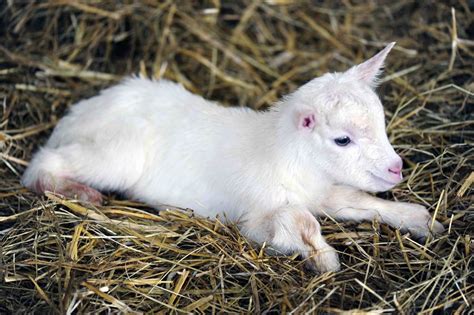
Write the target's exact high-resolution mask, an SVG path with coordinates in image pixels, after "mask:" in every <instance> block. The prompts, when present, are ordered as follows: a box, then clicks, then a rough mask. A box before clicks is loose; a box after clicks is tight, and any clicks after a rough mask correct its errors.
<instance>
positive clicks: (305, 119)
mask: <svg viewBox="0 0 474 315" xmlns="http://www.w3.org/2000/svg"><path fill="white" fill-rule="evenodd" d="M296 124H297V127H298V130H301V131H307V132H311V131H313V129H314V127H315V126H316V115H315V113H314V111H312V110H303V111H299V112H297V113H296Z"/></svg>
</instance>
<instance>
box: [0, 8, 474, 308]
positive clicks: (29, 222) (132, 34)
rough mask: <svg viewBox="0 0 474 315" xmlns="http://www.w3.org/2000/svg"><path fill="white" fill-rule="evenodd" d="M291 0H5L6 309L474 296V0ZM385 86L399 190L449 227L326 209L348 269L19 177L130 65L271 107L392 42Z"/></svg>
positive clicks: (385, 303)
mask: <svg viewBox="0 0 474 315" xmlns="http://www.w3.org/2000/svg"><path fill="white" fill-rule="evenodd" d="M343 3H344V4H339V5H336V4H335V3H334V2H332V1H325V2H324V1H318V2H317V3H316V4H311V3H309V2H300V1H291V0H278V1H276V0H275V1H270V0H267V1H255V2H254V1H248V2H243V3H239V4H234V2H232V1H228V2H227V1H225V2H224V1H223V2H220V1H208V2H206V3H205V4H200V3H199V2H195V1H193V2H191V1H183V2H182V3H180V4H176V3H174V2H173V1H163V2H160V3H155V2H154V1H142V2H132V1H123V2H122V3H121V4H115V3H114V2H112V1H105V2H88V1H87V2H86V1H83V2H75V1H41V2H37V3H35V2H28V1H4V2H2V4H0V39H1V41H0V105H1V106H0V107H1V116H0V117H1V118H0V119H1V120H0V161H1V166H0V178H1V180H0V215H1V218H0V230H1V232H0V233H1V235H0V236H1V240H0V262H1V264H0V275H1V280H0V312H1V313H68V314H70V313H96V312H110V313H140V312H160V311H161V312H166V313H168V312H176V313H181V312H194V313H201V312H206V313H208V312H209V313H210V312H213V313H214V312H223V313H224V312H237V313H246V312H256V313H261V312H267V311H274V312H290V311H292V312H294V313H304V312H315V311H319V312H323V313H336V312H340V311H342V310H354V309H362V310H365V311H370V310H377V311H384V310H385V311H390V312H395V311H396V312H400V313H415V312H421V313H432V312H447V313H456V314H460V313H462V312H463V311H467V310H468V309H469V308H471V307H472V304H473V303H474V301H473V295H474V294H473V292H474V288H473V284H472V283H473V282H472V280H473V274H472V269H470V264H472V251H473V250H474V248H473V241H472V237H473V223H472V220H473V218H474V215H473V214H474V211H473V206H472V203H473V195H472V183H473V181H474V175H473V173H472V170H473V168H472V165H473V157H474V148H473V138H474V134H473V133H474V132H473V122H474V115H473V110H472V109H473V104H472V100H473V90H474V83H473V81H472V65H473V62H474V58H473V57H474V52H473V49H472V48H473V42H472V40H469V36H471V38H472V31H473V30H472V25H473V15H472V12H471V11H470V10H473V8H472V7H469V4H468V2H467V1H460V2H459V3H457V4H456V5H455V7H454V8H453V9H451V7H449V6H448V5H446V4H444V3H442V1H433V2H429V3H428V2H427V3H426V4H422V2H417V1H378V2H370V3H369V4H366V3H364V2H362V1H361V2H355V3H353V4H350V3H349V2H348V1H344V2H343ZM394 40H396V41H397V42H398V45H397V46H396V47H395V50H394V51H393V53H391V55H390V56H389V58H388V63H387V68H386V72H385V76H384V77H383V78H382V81H383V83H384V84H383V85H382V87H381V89H380V93H381V95H382V97H383V100H384V103H385V104H386V114H387V117H388V122H389V123H388V132H389V135H390V139H391V140H392V142H393V143H394V145H395V147H396V149H397V150H398V151H399V152H400V153H401V155H402V156H403V157H404V160H405V165H406V167H407V169H406V173H405V174H406V178H407V180H406V181H404V183H403V184H401V185H399V186H398V187H397V188H395V189H394V190H392V191H391V192H390V193H385V194H382V196H383V197H385V198H389V199H396V200H404V201H411V202H416V203H420V204H424V205H426V206H428V207H429V208H430V210H431V211H432V212H433V213H436V215H437V218H438V219H439V220H440V221H442V222H443V223H444V225H445V226H446V227H447V232H446V233H445V234H444V235H442V236H440V237H439V238H436V239H432V238H431V239H428V240H427V241H426V243H423V244H420V243H417V242H416V241H413V240H411V239H410V238H409V237H408V235H401V234H400V232H399V231H397V230H394V229H392V228H389V227H387V226H385V225H380V224H378V223H377V222H372V223H362V224H356V223H350V222H346V223H342V224H341V223H335V222H332V221H330V220H322V225H323V233H324V234H325V235H326V237H327V239H328V241H329V242H330V243H331V244H333V245H335V247H336V248H337V249H338V250H339V251H340V257H341V260H342V264H343V267H342V270H341V271H340V272H338V273H336V274H324V275H316V274H312V273H310V272H308V271H306V270H305V269H304V262H302V261H301V260H300V259H299V258H298V257H285V256H278V255H275V256H270V255H268V254H267V253H266V252H265V250H264V249H262V248H261V247H259V246H255V244H252V243H249V242H248V241H247V240H246V239H245V238H243V237H242V236H241V235H240V234H239V233H238V230H237V229H236V228H235V227H233V226H227V225H223V224H222V223H220V222H219V221H209V220H206V219H202V218H196V217H194V216H193V215H192V213H191V212H189V211H179V210H170V211H162V212H161V213H159V214H158V213H157V212H156V211H153V210H152V209H150V208H149V207H146V206H144V205H141V204H138V203H134V202H131V201H123V200H122V201H121V200H119V199H118V198H116V197H115V196H113V195H111V196H109V203H108V204H107V205H106V206H104V207H100V208H93V207H88V206H85V205H81V204H79V203H77V202H75V201H72V200H63V199H61V198H60V197H58V196H54V195H48V196H43V197H39V196H35V195H34V194H32V193H30V192H28V191H27V190H26V189H23V188H22V187H21V186H20V184H19V177H20V175H21V173H22V172H23V170H24V168H25V166H26V165H27V163H28V162H27V161H28V160H29V158H30V157H31V153H32V151H33V150H34V149H36V148H37V147H38V146H39V145H40V144H41V143H44V141H45V139H46V138H47V136H48V134H50V132H51V130H52V128H53V126H54V125H55V123H56V122H57V120H58V119H59V118H60V117H61V116H62V115H63V112H64V110H65V109H66V108H67V107H68V106H69V105H71V104H73V103H74V102H75V101H77V100H79V99H81V98H84V97H87V96H91V95H93V94H95V93H96V92H97V91H98V90H99V89H101V88H103V87H105V86H108V85H111V84H113V83H114V82H116V81H117V80H119V79H120V78H121V77H122V76H123V75H126V74H131V73H141V74H143V75H147V76H154V77H158V78H159V77H164V78H169V79H172V80H175V81H179V82H181V83H182V84H184V85H185V86H186V87H187V88H188V89H190V90H192V91H193V92H196V93H199V94H201V95H203V96H205V97H207V98H210V99H213V100H218V101H221V102H223V103H224V104H229V105H230V104H233V105H247V104H248V105H249V106H251V107H253V108H256V109H262V108H265V107H267V106H270V105H271V103H272V102H274V101H275V100H276V99H278V97H279V96H281V95H284V94H285V93H287V92H289V91H292V90H294V89H295V88H296V87H297V86H299V85H300V84H302V83H303V82H305V81H307V80H309V79H310V78H313V77H314V76H317V75H321V74H323V73H325V72H327V71H336V70H342V69H345V68H347V67H348V66H350V65H352V64H353V63H356V62H360V61H361V60H363V58H365V57H368V56H370V55H372V54H373V53H375V52H376V51H377V50H378V49H380V48H381V47H383V46H384V44H385V43H387V42H391V41H394Z"/></svg>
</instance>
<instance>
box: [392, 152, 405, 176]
mask: <svg viewBox="0 0 474 315" xmlns="http://www.w3.org/2000/svg"><path fill="white" fill-rule="evenodd" d="M402 166H403V162H402V159H401V158H400V157H399V158H398V159H397V160H396V161H395V162H394V163H393V164H392V165H391V166H390V167H389V168H388V171H389V172H390V173H392V174H395V175H397V176H399V177H401V176H402Z"/></svg>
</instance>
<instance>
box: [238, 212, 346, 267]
mask: <svg viewBox="0 0 474 315" xmlns="http://www.w3.org/2000/svg"><path fill="white" fill-rule="evenodd" d="M242 231H243V233H244V234H246V235H247V236H248V237H250V238H252V239H253V240H255V241H257V242H259V243H263V242H267V243H269V244H270V245H271V246H272V247H273V248H275V249H277V250H279V251H281V252H284V253H299V254H301V255H302V256H303V258H307V260H306V261H307V266H308V267H309V268H311V269H314V270H317V271H319V272H328V271H337V270H339V268H340V264H339V258H338V255H337V253H336V250H335V249H334V248H333V247H331V246H330V245H328V244H327V243H326V241H325V239H324V237H323V236H322V234H321V226H320V225H319V222H318V221H317V220H316V218H315V217H314V216H313V215H312V214H311V212H309V211H308V210H307V209H304V208H299V207H285V208H280V209H277V210H276V211H272V212H271V213H266V214H261V215H260V214H256V213H252V215H250V216H249V217H248V218H247V220H245V221H244V222H243V225H242Z"/></svg>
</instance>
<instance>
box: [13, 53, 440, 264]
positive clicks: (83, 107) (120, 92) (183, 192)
mask: <svg viewBox="0 0 474 315" xmlns="http://www.w3.org/2000/svg"><path fill="white" fill-rule="evenodd" d="M392 46H393V44H391V45H389V46H388V47H387V48H386V49H384V50H383V51H382V52H380V53H379V54H378V55H376V56H375V57H373V58H371V59H370V60H368V61H366V62H365V63H363V64H361V65H359V66H356V67H354V68H352V69H350V70H348V71H347V72H345V73H335V74H326V75H324V76H322V77H320V78H316V79H314V80H312V81H310V82H309V83H307V84H305V85H303V86H302V87H301V88H299V89H298V90H297V91H295V92H294V93H292V94H291V95H288V96H287V97H285V98H284V99H283V100H282V101H280V102H279V103H278V104H276V105H275V106H274V107H273V108H271V109H270V110H268V111H266V112H255V111H253V110H251V109H248V108H235V107H232V108H225V107H223V106H219V105H218V104H216V103H213V102H210V101H207V100H205V99H203V98H202V97H200V96H197V95H194V94H191V93H190V92H188V91H187V90H185V89H184V88H183V87H182V86H181V85H178V84H176V83H172V82H169V81H165V80H161V81H150V80H146V79H141V78H129V79H126V80H124V81H123V82H122V83H121V84H119V85H117V86H115V87H112V88H109V89H106V90H104V91H103V92H102V93H101V94H100V95H98V96H96V97H93V98H90V99H87V100H83V101H81V102H79V103H77V104H76V105H74V106H73V107H72V109H71V111H70V113H69V114H68V115H66V116H65V117H64V118H63V119H62V120H61V121H60V122H59V123H58V125H57V126H56V128H55V130H54V132H53V134H52V136H51V138H50V139H49V141H48V142H47V144H46V145H45V147H43V148H42V149H41V150H40V151H39V152H38V153H37V154H36V155H35V156H34V158H33V160H32V161H31V163H30V166H29V167H28V169H27V171H26V172H25V174H24V176H23V180H22V181H23V184H24V185H25V186H27V187H30V188H33V189H35V190H37V191H39V192H42V191H44V190H57V191H58V192H60V193H64V194H74V193H75V194H76V196H79V197H81V198H82V199H93V198H95V197H97V195H95V193H94V189H90V188H88V187H87V186H91V187H93V188H95V189H98V190H113V191H119V192H123V193H126V195H128V196H129V197H130V198H133V199H138V200H141V201H144V202H146V203H148V204H150V205H154V206H159V205H163V204H165V205H172V206H177V207H182V208H191V209H194V210H195V211H196V213H197V214H199V215H202V216H206V217H214V216H215V215H217V214H220V215H222V216H225V217H226V218H228V219H230V220H232V221H235V222H238V223H239V224H240V225H241V227H242V231H243V233H245V234H246V235H247V236H249V237H250V238H252V239H254V240H256V241H258V242H264V241H267V242H270V243H271V244H272V245H273V246H274V247H276V248H277V249H280V250H282V251H286V252H299V253H301V254H302V255H303V256H304V257H310V258H309V261H310V262H312V264H313V266H314V267H316V268H317V269H318V270H320V271H330V270H337V269H338V268H339V262H338V259H337V254H336V253H335V251H334V249H333V248H332V247H330V246H329V245H327V244H326V242H325V241H324V238H323V237H322V236H321V230H320V227H319V223H318V222H317V221H316V219H315V217H314V215H330V216H333V217H335V218H337V219H355V220H371V219H373V218H379V219H381V220H382V221H383V222H386V223H388V224H391V225H393V226H395V227H399V228H402V229H404V230H407V231H411V232H412V233H414V234H415V235H416V236H420V237H423V236H426V235H427V234H428V233H429V229H428V222H427V221H428V220H429V219H430V217H429V214H428V212H427V211H426V209H424V208H423V207H421V206H416V205H408V204H401V203H395V202H389V201H384V200H380V199H377V198H374V197H372V196H370V195H368V194H365V193H363V192H361V190H366V191H372V192H374V191H385V190H387V189H390V188H392V187H393V186H394V185H395V184H396V183H398V182H399V181H400V179H401V178H398V177H397V176H396V175H394V174H391V173H390V172H389V171H388V169H389V168H390V167H392V165H395V164H396V163H399V162H400V158H399V157H398V156H397V155H396V153H395V152H394V150H393V148H392V146H391V145H390V144H389V141H388V139H387V135H386V133H385V124H384V114H383V108H382V105H381V103H380V100H379V98H378V97H377V96H376V94H375V93H374V92H373V90H372V86H373V82H374V80H375V76H376V74H377V73H378V72H379V70H380V67H381V66H382V63H383V60H384V59H385V57H386V55H387V54H388V52H389V50H390V49H391V47H392ZM342 136H350V137H351V138H352V139H353V142H352V143H350V144H349V145H347V146H345V147H341V146H338V145H336V144H335V143H334V139H335V138H338V137H342ZM394 163H395V164H394ZM398 175H400V174H398ZM74 183H76V184H78V183H79V184H78V185H79V186H77V185H76V186H74V185H75V184H74ZM82 184H83V185H82ZM84 185H87V186H84ZM77 187H79V188H77ZM435 230H436V231H441V230H442V226H441V225H440V224H439V223H437V222H436V224H435Z"/></svg>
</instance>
